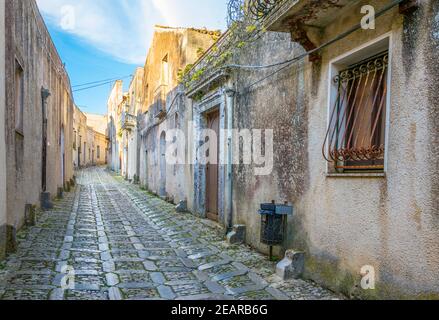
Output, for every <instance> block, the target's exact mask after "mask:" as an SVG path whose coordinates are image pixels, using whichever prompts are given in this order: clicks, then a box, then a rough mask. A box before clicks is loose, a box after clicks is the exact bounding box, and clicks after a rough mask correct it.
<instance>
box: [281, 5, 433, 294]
mask: <svg viewBox="0 0 439 320" xmlns="http://www.w3.org/2000/svg"><path fill="white" fill-rule="evenodd" d="M362 4H366V2H364V1H363V2H360V3H359V4H358V5H357V6H353V7H352V8H351V9H349V11H347V12H344V13H343V14H342V15H341V18H340V19H336V20H334V22H333V23H332V24H331V25H330V26H329V27H328V28H326V30H325V32H324V35H323V38H322V42H325V41H327V40H329V39H331V38H333V37H334V36H336V35H338V34H340V33H341V32H343V31H344V30H346V29H347V28H348V27H350V26H353V25H355V24H357V23H358V21H359V20H360V19H361V17H362V16H361V15H360V8H361V5H362ZM367 4H369V3H367ZM373 4H374V5H376V7H377V8H378V7H380V6H382V2H380V3H379V4H378V2H375V3H373ZM438 16H439V3H438V2H437V1H425V2H422V5H421V7H420V8H419V10H418V11H417V12H416V13H415V14H414V15H412V16H410V17H407V18H404V17H403V16H401V15H400V14H399V13H398V8H395V9H394V10H392V11H391V12H389V13H387V14H386V15H385V16H383V17H381V18H378V20H377V21H376V23H377V28H376V30H369V31H363V30H361V31H357V32H355V33H354V34H352V35H350V36H349V37H348V38H346V39H344V40H342V41H338V42H337V44H336V45H333V46H330V47H328V48H327V49H325V50H324V52H323V53H322V63H321V65H320V66H319V65H314V66H311V65H309V64H307V67H306V75H305V78H306V79H307V80H308V81H307V82H306V85H307V87H306V92H307V93H308V95H309V103H308V108H309V111H308V129H307V131H308V137H309V143H308V147H307V149H306V150H307V153H308V157H307V159H308V160H307V162H308V164H307V167H308V168H309V171H308V172H309V177H307V179H306V180H305V181H306V183H305V186H306V189H305V193H304V194H302V196H301V197H299V198H298V199H297V200H296V201H295V205H296V214H297V215H296V217H295V219H294V224H293V225H291V231H290V232H291V238H292V239H293V241H292V242H289V244H290V246H292V247H294V248H299V249H305V250H306V251H307V252H308V254H309V256H308V261H307V267H308V268H307V270H308V272H307V275H308V276H309V277H311V278H312V279H314V280H317V281H319V282H322V283H325V284H327V285H328V286H330V287H332V288H334V289H336V290H339V291H343V292H344V293H346V294H354V295H359V296H363V297H368V296H371V297H386V298H389V297H395V298H400V297H404V296H410V297H415V296H418V297H433V296H436V297H437V296H438V294H439V278H438V274H439V237H438V234H439V215H438V198H439V196H438V183H437V181H438V172H439V170H438V154H439V153H438V148H439V140H438V127H437V119H438V117H439V110H438V105H437V101H438V100H437V99H438V98H439V96H438V90H437V88H438V87H437V84H438V77H439V69H438V66H437V61H438V51H439V50H438V48H439V39H438V37H437V34H438V30H439V18H438ZM389 31H390V32H391V35H392V51H391V55H392V63H391V69H392V70H391V103H390V119H389V121H390V128H389V143H388V146H387V157H388V169H387V177H386V178H365V177H363V178H347V177H345V178H328V177H326V176H325V172H326V162H325V161H324V160H323V158H322V155H321V148H322V144H323V141H324V137H325V131H326V129H325V128H326V125H327V124H326V123H327V106H328V103H327V97H328V92H327V90H328V77H329V70H328V69H329V68H328V67H329V62H330V60H332V59H334V58H336V57H338V56H340V55H342V54H344V53H346V52H349V51H350V50H353V49H355V48H356V47H358V46H361V45H363V44H364V43H366V42H368V41H371V40H373V39H375V38H377V37H379V36H380V35H383V34H385V33H387V32H389ZM291 160H293V161H292V162H295V158H292V159H291ZM365 265H371V266H373V267H374V268H375V271H376V275H377V279H376V280H377V290H375V291H368V292H366V291H364V290H361V289H358V286H359V282H360V280H361V275H360V270H361V267H362V266H365Z"/></svg>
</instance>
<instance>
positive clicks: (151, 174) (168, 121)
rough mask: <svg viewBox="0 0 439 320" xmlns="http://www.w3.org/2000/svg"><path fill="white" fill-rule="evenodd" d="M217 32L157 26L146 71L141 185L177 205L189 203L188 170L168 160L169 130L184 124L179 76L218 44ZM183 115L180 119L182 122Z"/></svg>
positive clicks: (140, 123) (141, 134)
mask: <svg viewBox="0 0 439 320" xmlns="http://www.w3.org/2000/svg"><path fill="white" fill-rule="evenodd" d="M217 36H218V33H217V32H213V31H207V30H198V29H191V28H189V29H184V28H170V27H162V26H156V27H155V33H154V37H153V41H152V44H151V46H150V50H149V53H148V57H147V60H146V63H145V67H144V80H143V90H144V100H143V115H142V116H141V117H140V118H139V128H140V129H139V131H140V138H141V139H140V145H141V146H140V157H139V160H140V165H139V170H140V175H139V180H140V182H141V184H142V185H143V186H145V187H147V188H148V189H149V190H151V191H152V192H154V193H156V194H158V195H160V196H161V197H164V198H168V199H169V200H171V201H173V202H175V203H178V202H179V201H184V200H186V199H187V197H188V194H187V192H188V191H189V190H190V188H188V187H187V185H186V184H187V180H186V177H187V174H186V167H185V166H184V165H178V164H168V163H167V161H166V159H165V154H166V150H165V148H166V145H167V139H169V137H167V136H166V132H167V131H168V130H171V129H174V128H176V127H179V124H180V123H184V119H185V117H184V116H185V115H184V114H181V113H180V110H179V109H178V105H181V102H180V100H181V99H182V98H183V96H182V92H179V89H178V84H179V74H181V73H182V72H183V71H184V69H185V68H187V66H190V65H191V64H192V63H194V62H195V61H196V60H197V59H198V57H199V56H200V54H202V53H203V52H204V51H205V50H207V49H208V48H209V47H210V46H211V45H213V43H214V42H215V39H216V37H217ZM180 115H181V118H180Z"/></svg>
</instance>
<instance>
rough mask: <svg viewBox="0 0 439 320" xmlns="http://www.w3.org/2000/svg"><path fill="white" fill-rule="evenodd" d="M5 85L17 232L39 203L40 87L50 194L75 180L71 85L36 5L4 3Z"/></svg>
mask: <svg viewBox="0 0 439 320" xmlns="http://www.w3.org/2000/svg"><path fill="white" fill-rule="evenodd" d="M18 66H20V67H21V68H22V69H23V91H22V92H23V132H21V133H18V132H17V131H16V128H15V122H16V118H15V117H16V113H15V97H16V92H15V91H16V90H15V85H14V82H15V74H16V72H17V70H18V69H19V68H20V67H18ZM6 81H7V84H6V86H7V90H6V92H7V95H6V105H7V106H6V110H7V118H6V125H7V127H6V139H7V151H6V154H7V176H8V178H7V206H8V207H7V212H8V225H9V226H10V227H11V230H16V229H19V228H20V227H21V226H22V224H23V222H24V213H25V204H35V205H36V204H39V198H40V193H41V191H42V141H43V139H42V131H43V130H42V124H43V105H42V92H41V89H42V88H44V89H47V90H48V91H49V92H50V97H49V98H48V99H47V105H46V107H47V159H46V160H47V174H46V177H47V191H48V192H50V193H51V195H52V197H53V196H56V194H57V190H58V188H62V187H63V186H64V182H67V181H69V180H70V179H71V178H72V176H73V164H72V160H73V159H72V153H71V152H70V149H69V148H66V146H70V145H71V144H72V142H73V140H72V133H73V130H72V126H73V122H72V121H73V119H72V115H73V102H72V96H71V88H70V82H69V78H68V76H67V73H66V71H65V70H64V65H63V63H62V61H61V60H60V58H59V56H58V53H57V51H56V48H55V46H54V44H53V42H52V40H51V38H50V35H49V33H48V31H47V29H46V26H45V24H44V21H43V19H42V17H41V15H40V13H39V11H38V8H37V5H36V3H35V1H7V3H6ZM62 132H64V135H63V134H62ZM63 146H64V150H62V147H63ZM63 153H65V154H64V165H63ZM63 173H64V174H65V175H64V177H63ZM63 180H64V181H63ZM12 234H13V232H12Z"/></svg>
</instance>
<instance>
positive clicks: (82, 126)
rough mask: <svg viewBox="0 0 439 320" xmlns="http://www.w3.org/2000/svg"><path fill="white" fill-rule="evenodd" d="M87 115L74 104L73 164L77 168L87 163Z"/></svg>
mask: <svg viewBox="0 0 439 320" xmlns="http://www.w3.org/2000/svg"><path fill="white" fill-rule="evenodd" d="M84 150H87V116H86V115H85V113H83V112H82V111H81V109H79V108H78V107H77V106H76V105H75V108H74V112H73V166H74V168H75V169H79V168H81V167H83V166H86V165H87V161H86V158H85V157H86V154H85V151H84Z"/></svg>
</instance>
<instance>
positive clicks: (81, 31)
mask: <svg viewBox="0 0 439 320" xmlns="http://www.w3.org/2000/svg"><path fill="white" fill-rule="evenodd" d="M225 1H226V0H221V1H219V0H189V1H181V0H93V1H90V0H37V3H38V6H39V8H40V10H41V12H42V13H43V16H44V17H45V18H46V19H47V20H49V21H50V23H52V24H54V25H55V26H56V27H58V28H60V29H62V26H66V25H67V26H69V28H67V29H64V31H65V32H67V33H70V34H73V35H75V36H78V37H79V38H81V39H82V40H84V41H86V42H87V43H89V44H90V45H92V46H94V47H95V48H97V49H98V50H100V51H103V52H105V53H107V54H109V55H111V56H113V57H114V58H116V59H117V60H119V61H122V62H126V63H132V64H140V65H141V64H143V63H144V61H145V57H146V53H147V49H148V46H149V43H150V40H151V36H152V32H153V25H154V24H166V25H170V26H181V27H186V26H194V27H204V26H206V27H208V28H213V29H217V28H222V27H223V24H224V23H223V20H224V19H223V17H221V15H219V16H218V7H220V8H221V9H219V10H223V12H224V15H225ZM222 2H224V3H222ZM66 6H67V8H69V9H67V10H66ZM214 7H215V8H214ZM71 11H73V13H74V20H73V22H74V23H73V24H72V21H71V17H70V16H67V17H66V13H70V12H71Z"/></svg>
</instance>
